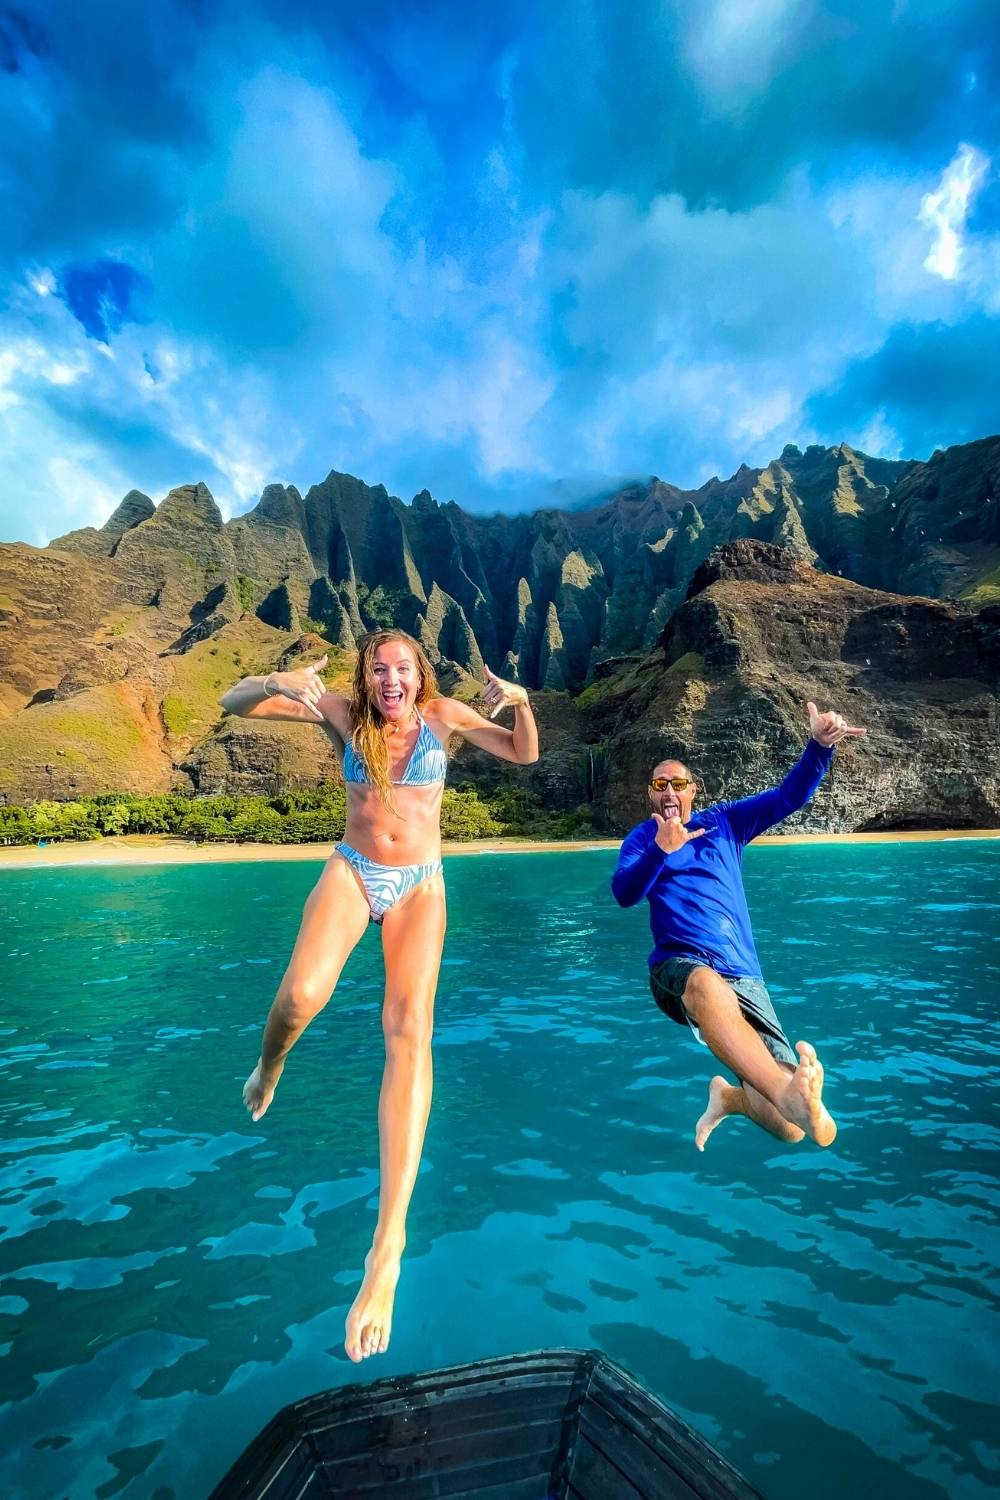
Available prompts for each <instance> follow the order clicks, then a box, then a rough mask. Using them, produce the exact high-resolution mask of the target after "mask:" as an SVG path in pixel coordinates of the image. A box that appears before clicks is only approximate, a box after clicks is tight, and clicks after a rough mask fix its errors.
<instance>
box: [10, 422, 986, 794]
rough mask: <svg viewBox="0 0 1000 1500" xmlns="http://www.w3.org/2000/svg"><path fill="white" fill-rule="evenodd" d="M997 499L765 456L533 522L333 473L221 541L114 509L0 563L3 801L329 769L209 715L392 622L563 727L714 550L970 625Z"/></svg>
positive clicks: (794, 457)
mask: <svg viewBox="0 0 1000 1500" xmlns="http://www.w3.org/2000/svg"><path fill="white" fill-rule="evenodd" d="M998 494H1000V439H998V438H991V439H985V440H983V441H981V442H979V443H973V444H968V445H965V446H963V447H960V448H952V449H949V450H947V451H945V452H943V453H939V454H936V455H935V456H934V458H932V459H931V460H930V461H929V462H928V463H915V462H913V463H911V462H907V463H893V462H888V461H885V460H880V459H870V458H867V457H866V456H865V455H863V454H858V453H856V452H854V451H853V450H851V449H849V448H846V447H840V448H836V449H819V448H815V449H807V450H806V452H805V453H800V452H799V451H798V450H797V449H792V448H786V449H785V451H784V453H783V454H782V456H781V458H780V459H777V460H775V461H774V462H773V463H772V464H770V465H768V466H767V468H765V469H748V468H746V467H743V468H741V469H740V470H739V471H738V472H737V473H736V474H735V475H733V476H732V478H730V479H728V480H719V479H713V480H710V481H709V482H708V483H707V484H705V485H703V486H701V487H700V488H699V489H698V490H695V491H682V490H680V489H678V488H677V487H675V486H672V485H669V484H666V483H664V482H663V481H661V480H658V479H654V480H650V481H649V482H648V483H644V484H642V485H633V486H630V487H627V488H625V489H623V490H622V491H620V492H619V493H618V494H616V495H615V496H613V497H612V498H611V499H610V500H605V501H602V502H601V503H600V504H597V505H594V506H592V507H590V508H584V509H580V510H575V511H539V512H536V513H535V514H534V515H530V516H529V515H517V516H479V515H472V514H469V513H467V512H465V511H463V510H462V509H461V508H460V507H459V506H458V505H455V504H453V503H448V504H444V505H439V504H437V503H436V502H435V501H434V500H433V499H432V498H431V496H430V495H429V494H427V492H426V491H424V492H421V494H419V495H417V496H416V497H415V498H414V500H413V501H412V502H411V503H410V504H409V505H407V504H404V503H403V502H402V501H400V500H399V499H397V498H395V497H393V496H390V495H389V494H388V493H387V491H386V490H385V489H384V488H383V487H381V486H375V487H372V486H368V485H366V484H364V483H363V482H362V481H361V480H359V479H355V478H352V477H350V476H347V475H341V474H336V473H334V474H331V475H330V476H328V478H327V479H326V480H324V481H323V483H322V484H320V485H315V486H313V487H312V488H311V489H310V490H309V491H308V493H307V494H306V496H305V497H304V498H303V497H302V496H300V495H299V494H298V492H297V491H296V490H295V489H294V488H292V487H286V486H281V485H269V486H268V487H267V488H266V489H265V490H264V492H263V494H262V496H261V500H260V502H259V504H258V505H257V506H256V507H255V508H254V509H253V510H252V511H250V512H249V513H248V514H246V515H243V516H240V517H236V518H234V519H233V520H230V521H228V522H224V521H223V518H222V516H221V513H220V512H219V509H218V507H217V506H216V504H215V501H214V499H213V498H212V496H211V494H210V493H209V491H208V489H207V488H206V487H205V486H204V485H201V484H199V485H186V486H180V487H179V488H177V489H175V490H173V491H171V492H170V494H169V495H168V496H167V497H166V498H165V499H164V500H163V501H162V502H161V503H160V504H159V505H158V506H154V505H153V503H152V501H151V500H149V499H148V497H146V496H144V495H142V494H140V493H139V492H138V491H131V492H130V493H129V494H128V495H126V496H125V498H124V499H123V501H122V502H121V504H120V505H119V506H118V507H117V509H116V511H115V512H114V514H113V516H112V517H111V518H110V519H109V520H108V521H107V522H106V523H105V525H104V526H103V527H101V528H100V529H97V528H89V527H88V528H84V529H82V530H80V531H76V532H71V533H69V534H68V535H67V536H65V537H60V538H57V539H56V540H54V541H53V542H52V543H51V544H50V545H49V546H48V547H46V548H42V549H37V548H32V547H29V546H26V545H23V544H19V543H12V544H5V545H0V795H6V796H8V797H10V798H26V797H37V796H45V795H53V796H57V797H59V796H62V797H66V796H72V795H74V794H75V793H78V792H93V791H101V790H105V789H110V788H114V789H121V790H135V791H143V790H161V789H165V788H166V787H168V786H172V785H182V786H184V785H187V786H192V785H193V786H195V787H196V788H198V789H201V790H217V789H221V788H223V787H225V786H232V787H234V788H236V787H240V788H242V789H252V788H257V789H261V790H263V789H265V788H266V789H274V788H276V787H278V786H280V785H282V784H287V783H288V781H290V780H292V781H294V780H297V779H303V780H306V781H310V780H315V779H316V777H317V776H318V775H323V774H330V772H331V769H332V763H330V764H328V763H327V759H326V758H325V757H324V756H323V755H320V756H318V757H317V753H316V749H315V747H314V746H313V745H312V744H311V742H309V743H308V745H307V743H306V742H305V741H303V740H301V739H296V737H295V734H296V732H295V731H294V730H293V731H292V733H291V735H288V734H286V733H285V726H280V725H279V726H274V727H273V732H269V733H268V734H265V733H263V731H262V730H261V729H260V726H254V729H255V736H254V737H253V739H252V743H251V742H250V740H247V741H246V742H245V743H244V740H243V739H242V738H241V737H240V736H238V735H235V734H234V732H233V731H232V726H231V725H229V726H226V727H221V726H220V718H221V715H220V713H219V710H218V699H219V696H220V695H221V692H222V691H223V690H224V688H225V687H226V686H228V685H229V684H230V683H231V682H232V681H234V680H235V679H236V678H238V677H239V676H241V675H243V674H244V673H245V672H248V671H265V670H269V669H270V668H272V667H274V666H275V665H277V664H278V663H279V662H281V663H285V662H286V661H288V660H291V659H294V658H295V657H296V655H297V654H300V653H304V652H307V651H315V652H316V653H317V654H318V653H319V652H321V651H322V650H323V649H324V644H323V642H324V640H326V641H329V642H332V643H333V645H334V647H335V648H336V649H335V651H334V658H335V665H336V666H337V667H338V669H339V670H340V671H341V672H345V671H346V670H347V669H348V667H349V656H348V655H347V653H349V652H350V651H351V649H352V648H353V646H354V644H355V642H356V639H357V638H358V636H359V635H360V634H361V633H362V632H363V631H364V630H366V629H368V628H370V627H371V626H373V625H377V624H381V623H388V622H390V621H391V622H393V623H396V624H399V625H402V626H404V627H405V628H407V629H410V630H411V631H412V632H413V633H414V634H415V635H417V636H418V637H419V638H420V639H421V640H423V642H424V643H425V645H426V646H427V649H428V651H429V653H430V655H431V657H432V659H433V660H434V661H435V663H436V665H437V666H438V668H439V669H440V670H441V672H442V674H443V681H444V683H445V684H446V685H447V686H451V685H452V684H454V683H455V682H456V681H459V680H461V679H462V678H463V677H466V678H468V677H478V676H479V674H480V671H481V667H482V664H483V661H484V660H485V661H487V662H488V663H489V664H490V666H492V667H494V668H498V669H500V670H502V671H505V672H506V673H508V674H511V675H515V674H516V675H517V676H518V677H519V678H520V680H521V681H523V682H525V683H527V685H529V686H530V687H533V688H535V689H549V690H552V691H556V692H560V693H562V694H563V696H562V697H561V698H560V699H559V700H558V701H559V703H561V704H562V705H563V707H562V708H560V709H559V714H560V715H562V717H565V715H566V713H567V712H568V711H569V706H570V704H569V699H568V698H567V697H566V696H565V692H566V690H569V691H570V692H577V691H578V690H579V689H580V688H581V687H582V686H583V685H584V684H585V683H586V682H588V681H590V680H592V679H593V677H594V676H595V674H596V675H597V676H598V678H599V679H600V681H601V682H603V681H604V680H606V678H607V674H608V673H614V672H615V670H616V666H615V662H616V660H618V659H620V658H622V657H626V658H629V657H632V658H635V657H638V656H641V655H642V654H643V653H644V652H648V651H649V650H650V649H651V648H652V647H653V645H654V643H655V641H656V640H657V638H658V637H659V635H660V633H661V631H662V630H663V628H664V627H665V625H666V624H667V623H668V622H669V621H670V620H671V619H672V618H673V616H674V615H675V612H676V611H677V610H678V609H679V608H680V606H681V605H682V603H683V601H684V598H685V596H686V594H687V591H688V588H689V586H690V583H691V579H692V577H693V576H694V574H695V572H696V570H697V569H698V567H699V566H700V565H701V564H702V563H703V562H704V560H705V558H706V557H707V556H708V555H709V553H710V552H711V551H712V550H713V549H714V548H715V547H716V546H718V545H720V544H725V543H730V542H734V541H735V542H736V543H740V542H743V541H748V542H750V543H754V544H756V543H760V542H764V543H776V544H777V545H779V546H781V547H782V548H783V549H784V552H785V554H787V555H790V557H791V558H792V559H793V560H795V561H796V562H798V563H801V564H804V565H805V564H810V565H813V566H815V567H816V568H818V569H819V570H820V573H821V574H822V573H824V572H825V573H827V574H831V575H834V576H836V575H837V574H838V573H840V574H843V576H844V577H845V578H847V577H851V578H853V579H854V580H855V581H856V582H857V583H860V584H863V585H865V586H867V587H871V588H876V589H881V590H884V591H888V592H891V593H897V594H898V593H914V592H921V593H925V594H938V595H942V596H945V595H964V596H966V601H967V602H966V603H964V604H963V605H962V606H960V607H959V613H961V612H962V610H964V611H965V612H966V613H967V612H968V611H969V610H970V609H971V608H973V607H976V606H978V605H980V604H988V603H990V601H991V600H1000V515H998V501H997V496H998ZM946 618H947V620H950V619H951V616H950V615H948V616H947V617H946V616H944V615H942V616H941V620H942V622H945V621H946ZM320 637H322V638H323V639H321V638H320ZM626 665H627V664H626ZM589 691H590V690H589V689H588V692H589ZM586 697H587V694H584V698H586ZM581 701H582V700H581ZM555 703H556V700H553V707H554V708H555ZM574 713H575V710H574ZM584 718H586V715H584ZM574 733H575V731H574ZM581 733H582V734H583V739H584V741H590V740H591V739H592V738H593V736H592V735H591V734H590V731H589V729H586V730H581ZM599 738H600V736H599ZM581 743H582V742H581ZM265 752H266V753H265ZM574 753H575V752H572V751H571V749H570V747H568V746H567V748H566V751H565V758H566V763H567V766H568V765H569V762H570V760H571V759H572V758H573V754H574ZM588 753H589V752H588ZM560 774H562V773H560ZM567 774H568V773H567ZM572 779H573V778H572V777H570V778H569V780H567V778H566V777H563V780H566V787H565V788H564V789H563V790H564V792H565V796H566V798H569V799H570V802H571V805H575V800H579V792H578V790H573V789H571V788H570V785H569V781H570V780H572ZM576 786H577V783H576V782H574V787H576ZM543 791H544V795H545V796H546V798H549V797H562V795H563V793H562V792H560V791H559V790H558V788H556V787H555V786H554V785H553V787H551V788H550V787H549V786H548V785H547V784H546V786H545V787H544V788H543Z"/></svg>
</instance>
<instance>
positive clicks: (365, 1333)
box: [344, 1246, 400, 1364]
mask: <svg viewBox="0 0 1000 1500" xmlns="http://www.w3.org/2000/svg"><path fill="white" fill-rule="evenodd" d="M399 1266H400V1253H398V1252H396V1251H387V1250H376V1249H375V1247H374V1246H372V1248H371V1250H369V1252H368V1254H367V1255H366V1256H365V1279H364V1281H363V1282H362V1283H361V1290H360V1291H359V1292H358V1295H357V1296H356V1297H355V1299H354V1303H353V1305H352V1307H351V1310H350V1312H349V1313H348V1314H347V1321H346V1329H347V1336H346V1338H345V1339H344V1348H345V1349H346V1350H347V1355H348V1358H349V1359H353V1360H354V1362H355V1364H357V1363H358V1362H359V1361H360V1360H362V1359H367V1358H368V1356H369V1355H371V1354H384V1353H385V1351H386V1350H387V1349H388V1347H389V1335H390V1333H391V1332H392V1304H393V1302H394V1301H395V1297H396V1283H397V1281H398V1280H399Z"/></svg>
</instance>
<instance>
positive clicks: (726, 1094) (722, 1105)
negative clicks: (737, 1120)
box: [694, 1074, 743, 1151]
mask: <svg viewBox="0 0 1000 1500" xmlns="http://www.w3.org/2000/svg"><path fill="white" fill-rule="evenodd" d="M739 1092H740V1090H739V1089H734V1088H733V1086H732V1084H731V1083H727V1082H726V1080H725V1079H724V1078H722V1077H720V1076H719V1075H718V1074H717V1075H716V1076H715V1077H714V1078H713V1079H712V1081H711V1083H710V1084H709V1085H708V1108H707V1109H706V1110H705V1113H704V1114H703V1115H702V1117H701V1119H700V1120H699V1121H698V1123H697V1125H696V1126H695V1127H694V1143H695V1145H696V1146H697V1147H698V1150H699V1151H704V1149H705V1142H706V1141H707V1140H708V1138H709V1136H710V1135H711V1134H712V1131H713V1130H714V1129H715V1127H716V1125H718V1124H720V1123H721V1122H722V1121H723V1120H724V1119H725V1118H726V1116H727V1115H733V1114H742V1113H743V1111H742V1110H741V1109H734V1108H733V1105H734V1103H736V1102H737V1101H734V1099H733V1098H732V1096H733V1094H738V1093H739Z"/></svg>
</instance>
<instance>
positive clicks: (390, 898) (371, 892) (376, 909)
mask: <svg viewBox="0 0 1000 1500" xmlns="http://www.w3.org/2000/svg"><path fill="white" fill-rule="evenodd" d="M335 848H336V851H337V853H338V854H341V855H343V857H344V859H346V860H347V863H348V864H349V865H350V866H351V868H352V869H353V870H354V871H356V873H357V876H358V879H359V880H360V881H361V884H362V885H363V886H364V891H365V895H366V896H367V897H368V905H369V907H370V908H371V920H372V921H373V922H377V923H379V924H381V921H382V918H383V917H384V916H385V914H386V912H387V911H389V910H390V909H391V908H392V907H393V906H395V905H397V903H398V902H400V901H402V899H403V897H404V896H408V895H409V894H410V892H411V891H412V890H413V888H414V887H415V886H418V885H419V884H420V882H421V881H422V880H430V878H431V876H432V875H440V874H441V870H442V865H441V861H440V860H439V859H435V860H432V861H431V863H430V864H426V865H380V864H376V862H375V860H373V859H369V858H368V856H367V855H365V854H359V853H358V851H357V849H352V847H351V845H350V844H337V845H335Z"/></svg>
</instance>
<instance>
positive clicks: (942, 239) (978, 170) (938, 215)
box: [917, 142, 990, 281]
mask: <svg viewBox="0 0 1000 1500" xmlns="http://www.w3.org/2000/svg"><path fill="white" fill-rule="evenodd" d="M989 166H990V159H989V157H988V156H984V155H983V153H982V152H981V151H977V150H976V148H975V146H968V145H966V144H965V143H964V142H963V143H962V144H961V145H960V146H959V148H958V150H957V152H956V153H955V155H954V156H953V157H952V159H951V161H950V162H949V163H948V165H947V167H945V169H944V172H943V173H942V175H941V181H940V183H939V184H938V187H937V190H936V191H935V192H933V193H927V194H925V195H924V197H923V199H922V200H921V203H920V212H919V214H918V215H917V217H918V219H919V221H920V223H921V224H925V225H927V226H928V227H929V228H930V229H932V230H933V231H934V233H935V235H936V238H935V240H934V243H933V245H932V246H931V248H930V251H929V253H928V255H927V258H926V260H925V261H924V265H925V267H926V268H927V270H928V271H932V272H933V273H934V274H935V275H936V276H940V277H942V278H943V280H945V281H954V280H955V279H956V277H957V276H958V273H959V267H960V265H961V260H962V230H963V229H964V228H965V221H966V219H967V218H968V214H969V209H970V207H971V206H972V202H973V199H974V198H975V196H976V193H977V192H978V191H979V189H980V187H981V186H982V184H983V182H984V180H985V178H986V174H987V172H988V171H989Z"/></svg>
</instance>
